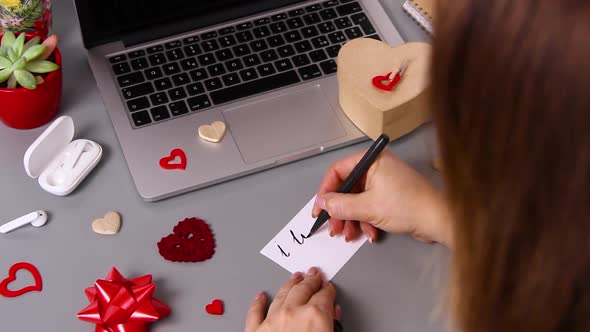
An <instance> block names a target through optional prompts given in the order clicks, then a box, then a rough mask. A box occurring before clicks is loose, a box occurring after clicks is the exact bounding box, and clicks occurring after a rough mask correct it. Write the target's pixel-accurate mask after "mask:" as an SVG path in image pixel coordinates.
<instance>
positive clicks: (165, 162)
mask: <svg viewBox="0 0 590 332" xmlns="http://www.w3.org/2000/svg"><path fill="white" fill-rule="evenodd" d="M176 158H180V162H177V161H176ZM186 164H187V161H186V154H185V153H184V151H182V149H174V150H172V151H170V155H169V156H167V157H164V158H162V159H160V167H162V168H163V169H168V170H171V169H182V170H185V169H186Z"/></svg>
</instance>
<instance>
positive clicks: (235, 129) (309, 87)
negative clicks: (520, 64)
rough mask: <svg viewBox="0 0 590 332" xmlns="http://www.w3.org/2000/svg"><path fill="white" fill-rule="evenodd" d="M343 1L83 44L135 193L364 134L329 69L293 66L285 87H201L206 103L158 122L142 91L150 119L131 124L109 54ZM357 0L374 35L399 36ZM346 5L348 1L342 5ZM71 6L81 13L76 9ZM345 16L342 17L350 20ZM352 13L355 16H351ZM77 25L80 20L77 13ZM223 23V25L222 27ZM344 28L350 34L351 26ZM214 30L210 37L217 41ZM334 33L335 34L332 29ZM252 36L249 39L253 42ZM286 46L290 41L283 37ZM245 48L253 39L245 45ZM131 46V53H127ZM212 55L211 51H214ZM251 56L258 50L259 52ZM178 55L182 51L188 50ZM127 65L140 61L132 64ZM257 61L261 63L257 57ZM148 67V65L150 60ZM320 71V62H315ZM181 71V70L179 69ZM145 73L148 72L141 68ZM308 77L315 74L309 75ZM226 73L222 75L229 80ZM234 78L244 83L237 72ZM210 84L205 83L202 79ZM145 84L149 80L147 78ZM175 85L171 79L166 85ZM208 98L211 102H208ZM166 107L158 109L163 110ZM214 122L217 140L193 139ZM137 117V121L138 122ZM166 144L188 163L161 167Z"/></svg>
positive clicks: (180, 185)
mask: <svg viewBox="0 0 590 332" xmlns="http://www.w3.org/2000/svg"><path fill="white" fill-rule="evenodd" d="M350 3H351V1H346V0H345V1H341V3H339V2H338V1H332V2H330V1H299V2H298V3H295V4H293V5H290V6H287V7H283V8H277V9H273V10H271V11H267V12H262V13H257V14H254V15H250V16H247V17H241V18H238V19H234V20H231V21H227V22H223V23H218V24H215V25H212V26H207V27H204V28H199V29H197V30H192V31H187V32H185V33H180V34H175V35H172V36H168V37H164V38H158V39H155V40H151V41H149V42H142V43H139V44H134V45H132V46H127V47H126V46H125V44H124V43H123V42H122V41H112V42H108V43H105V44H101V45H97V46H93V47H90V48H89V49H88V59H89V63H90V66H91V68H92V72H93V73H94V76H95V79H96V82H97V84H98V88H99V90H100V93H101V95H102V98H103V100H104V103H105V105H106V108H107V112H108V114H109V117H110V119H111V121H112V124H113V127H114V129H115V132H116V134H117V138H118V140H119V142H120V144H121V147H122V150H123V153H124V155H125V159H126V161H127V164H128V167H129V171H130V172H131V175H132V177H133V180H134V182H135V185H136V188H137V191H138V192H139V194H140V195H141V196H142V197H143V198H144V199H145V200H146V201H156V200H160V199H164V198H167V197H171V196H174V195H177V194H181V193H184V192H188V191H191V190H195V189H199V188H203V187H206V186H210V185H213V184H217V183H220V182H223V181H226V180H229V179H233V178H236V177H240V176H244V175H247V174H251V173H253V172H258V171H262V170H265V169H268V168H271V167H275V166H279V165H282V164H285V163H289V162H293V161H296V160H299V159H302V158H306V157H310V156H314V155H317V154H320V153H322V152H325V151H329V150H333V149H336V148H339V147H343V146H345V145H349V144H352V143H355V142H359V141H362V140H363V139H365V136H364V135H363V133H361V132H360V131H359V130H358V129H357V128H356V127H355V126H354V125H353V124H352V123H351V122H350V121H349V120H348V119H347V118H346V116H345V115H344V114H343V112H341V111H340V107H339V102H338V82H337V78H336V75H335V74H334V73H331V74H329V75H321V76H319V75H318V76H319V77H317V78H310V77H305V79H303V77H302V75H307V74H306V73H302V72H300V71H299V70H298V68H293V70H292V71H290V72H291V75H292V76H293V75H294V74H292V73H293V72H294V73H297V74H298V75H299V80H300V82H298V83H294V84H290V85H287V86H280V85H281V84H280V83H278V84H277V85H278V86H279V87H278V88H276V89H272V90H271V91H265V92H261V93H256V94H254V95H252V96H246V97H239V98H238V99H235V100H231V101H228V102H222V103H219V104H215V103H213V102H211V101H212V100H213V99H214V98H217V100H223V98H229V99H232V98H235V97H236V96H241V95H240V94H236V93H233V92H232V91H237V90H229V95H223V94H221V93H218V94H217V95H213V94H211V93H212V92H211V91H209V90H206V91H205V92H204V95H206V96H208V97H209V101H208V102H207V100H206V99H199V100H201V101H202V102H203V103H205V105H203V104H202V103H201V104H199V101H195V100H191V103H189V112H188V113H186V114H179V115H178V116H175V115H170V116H169V117H168V118H166V119H163V120H158V121H157V120H156V117H160V116H161V114H159V113H157V112H156V113H152V111H151V108H154V100H155V101H156V103H157V102H158V96H160V95H158V96H156V97H154V98H155V99H152V96H151V95H150V96H145V97H147V100H149V101H150V106H149V107H147V108H146V111H147V112H146V113H143V116H144V117H146V115H145V114H149V116H150V118H149V119H147V120H148V121H151V122H150V123H149V124H146V125H141V126H135V122H134V121H136V119H137V118H140V119H141V117H136V118H135V119H134V118H133V117H132V114H133V112H132V111H130V110H129V107H130V106H129V103H128V102H129V99H127V98H126V96H125V95H124V94H125V93H126V91H128V90H124V89H123V88H122V87H121V86H120V82H119V84H118V82H117V79H118V77H117V76H116V74H115V73H114V72H113V70H114V69H113V66H114V65H115V64H113V60H112V59H113V58H115V57H117V56H118V55H121V54H124V55H126V56H125V57H126V58H127V60H128V61H127V62H131V61H132V59H131V58H130V54H133V55H134V56H135V55H137V54H140V53H142V52H141V51H144V53H145V55H146V57H149V55H150V54H149V53H147V52H145V50H147V49H150V47H154V46H156V45H173V44H174V43H175V42H179V43H181V42H182V41H183V40H187V38H191V36H208V37H210V36H211V35H215V34H216V31H220V32H221V31H231V30H232V29H233V28H232V27H246V26H248V24H249V23H248V22H263V21H264V19H266V18H271V17H275V16H274V15H287V17H290V16H289V14H281V13H295V14H296V13H298V11H297V10H299V12H301V13H304V11H305V13H306V14H307V13H308V12H307V11H306V8H308V7H309V9H307V10H311V9H314V8H320V7H310V6H314V5H319V6H322V7H321V8H322V9H321V10H324V8H329V6H334V7H333V8H334V9H335V10H336V8H337V7H339V6H344V5H347V4H350ZM357 3H358V4H360V6H362V9H363V10H364V13H365V14H366V15H367V16H368V17H369V19H370V21H371V22H372V25H373V26H374V28H375V30H376V34H378V36H379V37H380V38H381V39H383V40H384V41H386V42H387V43H389V44H391V45H396V44H399V43H401V42H402V39H401V37H400V35H399V33H398V32H397V30H396V29H395V27H394V26H393V24H392V22H391V20H390V19H389V18H388V16H387V15H386V13H385V11H384V9H383V8H382V6H381V4H380V3H379V2H378V1H377V0H358V1H357ZM76 5H77V7H79V6H80V3H76ZM325 6H328V7H325ZM342 8H344V7H342ZM349 8H350V5H348V7H346V8H345V9H346V10H348V9H349ZM345 9H338V10H336V12H337V13H339V12H345ZM78 10H79V11H80V9H79V8H78ZM330 12H332V11H330ZM318 13H319V11H318ZM326 15H328V14H326ZM277 17H280V16H277ZM314 17H315V16H314ZM351 17H352V16H351V15H349V18H351ZM356 17H357V18H358V16H356ZM131 19H132V18H131ZM258 20H260V21H258ZM272 22H273V21H271V23H272ZM293 22H297V21H293ZM343 22H344V23H343ZM346 22H347V20H343V21H338V22H337V23H341V24H343V25H346V24H348V23H346ZM81 23H82V24H83V22H82V18H81ZM291 23H292V22H291ZM242 24H244V25H242ZM293 24H295V23H293ZM306 26H309V25H308V24H305V25H304V26H303V27H302V28H301V29H303V28H305V27H306ZM255 27H256V25H252V28H255ZM322 27H323V26H322ZM225 28H228V29H227V30H224V29H225ZM349 29H350V28H349ZM306 31H308V30H306ZM343 31H344V30H343ZM347 31H348V32H350V33H351V34H353V32H352V31H353V30H347ZM209 33H210V34H209ZM345 35H346V34H345ZM220 36H221V35H217V37H216V39H218V38H220ZM330 36H332V35H330ZM334 36H335V37H334V38H337V37H336V35H334ZM284 37H285V38H288V37H289V36H288V35H285V36H284ZM259 39H260V38H255V39H254V41H255V40H259ZM305 39H306V38H305V37H303V38H302V40H305ZM309 39H312V38H309ZM328 39H329V38H328ZM315 41H316V40H314V42H315ZM201 42H204V41H201ZM169 43H171V44H169ZM238 43H239V42H238ZM249 43H252V41H251V42H249ZM286 44H289V42H288V41H287V42H286ZM205 46H207V45H205ZM252 46H255V45H254V44H252ZM301 47H303V46H301ZM134 51H138V52H136V53H130V52H134ZM166 51H167V48H166V47H164V51H163V53H165V52H166ZM185 53H186V52H185ZM211 53H215V51H212V52H211ZM253 53H256V52H253ZM203 54H204V53H203ZM258 54H259V55H260V52H258ZM185 55H187V56H188V54H185ZM201 55H202V54H201ZM310 56H311V55H310ZM195 57H196V56H195ZM115 59H117V58H115ZM187 61H188V60H187ZM243 61H246V60H243ZM277 61H278V60H277ZM293 61H295V59H293ZM312 62H313V59H312ZM187 63H188V62H187ZM134 64H137V65H138V66H139V63H134ZM262 64H264V60H263V61H262ZM275 65H276V66H277V68H278V66H279V64H277V63H275ZM310 65H311V64H310ZM148 66H149V67H150V68H151V67H152V65H151V63H150V64H149V65H148ZM259 66H260V65H259ZM318 66H319V65H318ZM255 67H256V66H255ZM320 67H321V66H320ZM118 68H122V67H118ZM126 68H127V66H125V68H123V69H124V70H126ZM150 68H147V69H145V70H148V69H150ZM277 68H275V69H277ZM259 69H260V68H259ZM262 69H263V70H264V69H265V68H262ZM321 69H324V68H323V67H321ZM143 70H144V69H142V71H143ZM182 72H185V71H184V70H181V73H182ZM144 74H145V75H147V74H148V73H147V72H144ZM244 75H246V74H244ZM309 75H311V76H312V77H313V76H315V75H314V74H313V73H310V74H309ZM179 77H180V76H179ZM185 77H186V76H185ZM189 77H190V76H189ZM285 77H287V76H285ZM293 77H294V76H293ZM293 77H291V78H293ZM224 79H226V77H224ZM227 79H228V80H229V78H227ZM241 80H242V81H243V77H242V78H241ZM215 82H217V81H215ZM215 82H208V84H213V83H215ZM221 82H223V83H222V84H224V86H226V85H227V84H225V83H227V82H225V81H223V80H221ZM152 84H155V83H153V82H152ZM175 86H176V85H174V83H173V85H172V86H170V87H175ZM170 87H169V88H170ZM249 87H250V89H251V90H252V89H253V90H256V89H257V88H259V86H253V85H249ZM193 88H195V89H197V88H200V87H193ZM153 90H154V91H153V93H158V90H157V88H154V89H153ZM186 90H188V87H186V86H185V87H184V88H183V91H184V93H185V94H187V97H186V98H185V99H183V101H185V102H187V103H188V99H189V98H191V96H190V94H189V93H187V91H186ZM240 91H241V90H240ZM167 92H168V94H167V95H166V98H167V99H168V101H167V102H164V101H162V102H164V105H165V106H166V105H168V106H166V107H167V108H168V112H172V108H173V106H176V105H177V104H174V105H170V104H171V103H172V102H173V100H172V99H171V98H170V97H171V96H170V94H169V93H170V89H169V90H167ZM181 92H182V91H181ZM160 97H161V96H160ZM203 98H204V97H203ZM143 102H145V99H143ZM208 103H210V104H209V105H208ZM191 105H192V106H191ZM195 105H196V106H195ZM133 107H135V106H133ZM166 107H163V108H160V109H158V110H157V111H158V112H159V111H161V110H164V109H166ZM200 107H205V108H204V109H199V110H197V111H192V108H200ZM158 119H159V118H158ZM214 121H223V122H225V123H226V124H227V132H226V134H225V137H224V138H223V139H222V141H221V142H219V143H211V142H207V141H204V140H202V139H200V138H199V136H198V134H197V129H198V127H199V126H201V125H207V124H211V123H212V122H214ZM139 122H140V123H141V120H140V121H139ZM173 149H182V150H183V151H184V152H185V153H186V156H187V167H186V169H185V170H165V169H163V168H162V167H161V166H160V163H159V161H160V159H161V158H163V157H166V156H168V155H169V153H170V151H171V150H173Z"/></svg>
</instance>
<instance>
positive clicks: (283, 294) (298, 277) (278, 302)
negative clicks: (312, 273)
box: [268, 272, 303, 315]
mask: <svg viewBox="0 0 590 332" xmlns="http://www.w3.org/2000/svg"><path fill="white" fill-rule="evenodd" d="M302 280H303V275H302V274H301V273H300V272H296V273H294V274H293V275H292V276H291V279H289V281H287V282H286V283H284V284H283V286H282V287H281V289H279V291H278V292H277V295H276V296H275V299H274V301H272V303H271V304H270V308H268V314H269V315H270V314H272V313H273V312H274V311H276V310H279V309H280V308H281V306H282V305H283V303H284V302H285V299H286V298H287V295H288V294H289V292H290V291H291V289H293V287H294V286H295V285H297V284H298V283H300V282H301V281H302Z"/></svg>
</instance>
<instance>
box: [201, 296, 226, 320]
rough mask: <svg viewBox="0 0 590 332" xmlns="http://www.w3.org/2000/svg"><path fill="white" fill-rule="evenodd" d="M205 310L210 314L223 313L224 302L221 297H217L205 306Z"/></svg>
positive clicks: (219, 314)
mask: <svg viewBox="0 0 590 332" xmlns="http://www.w3.org/2000/svg"><path fill="white" fill-rule="evenodd" d="M205 311H207V313H208V314H210V315H217V316H221V315H223V302H222V301H221V300H220V299H215V300H213V302H211V303H210V304H207V305H206V306H205Z"/></svg>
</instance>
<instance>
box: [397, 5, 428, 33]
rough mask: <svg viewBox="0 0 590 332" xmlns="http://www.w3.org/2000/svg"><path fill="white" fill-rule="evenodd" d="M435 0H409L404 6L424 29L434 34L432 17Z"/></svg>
mask: <svg viewBox="0 0 590 332" xmlns="http://www.w3.org/2000/svg"><path fill="white" fill-rule="evenodd" d="M434 1H435V0H407V1H406V2H404V5H403V8H404V10H405V11H406V13H408V15H410V16H411V17H412V18H413V19H414V20H415V21H416V22H417V23H418V24H419V25H420V26H421V27H422V28H423V29H424V30H426V31H428V33H430V34H433V31H434V30H433V27H432V18H433V12H434Z"/></svg>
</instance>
